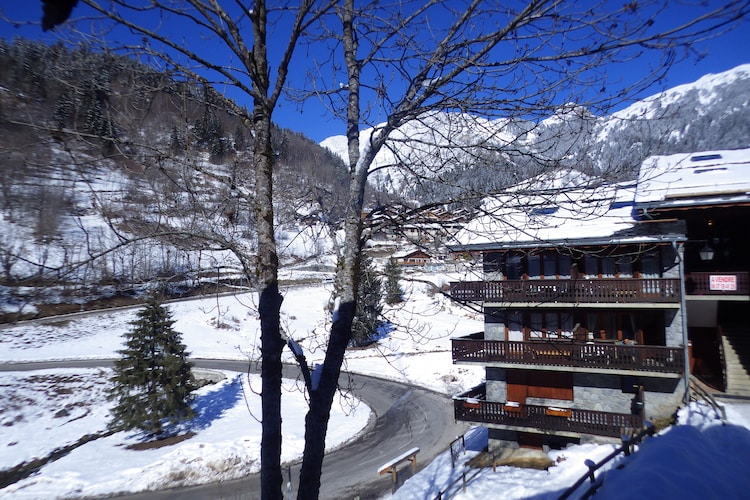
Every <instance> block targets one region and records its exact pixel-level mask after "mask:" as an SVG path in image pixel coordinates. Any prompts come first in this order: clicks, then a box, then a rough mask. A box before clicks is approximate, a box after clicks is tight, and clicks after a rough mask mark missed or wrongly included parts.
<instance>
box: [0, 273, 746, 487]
mask: <svg viewBox="0 0 750 500" xmlns="http://www.w3.org/2000/svg"><path fill="white" fill-rule="evenodd" d="M411 277H414V278H417V279H419V280H424V281H416V280H415V281H412V282H409V283H408V286H405V288H406V292H407V293H406V296H407V299H408V300H407V301H406V302H405V303H404V304H403V305H401V306H399V307H396V308H392V309H389V310H388V311H387V315H388V317H389V318H391V320H392V322H393V329H392V331H391V332H390V333H389V335H388V337H387V338H385V339H383V340H382V341H381V342H380V343H379V345H378V346H377V348H374V349H357V350H352V351H350V352H349V353H348V354H347V359H346V365H345V369H347V370H350V371H356V372H360V373H366V374H372V375H375V376H380V377H385V378H389V379H393V380H403V381H404V382H409V383H412V384H418V385H422V386H426V387H429V388H431V389H434V390H438V391H440V392H443V393H445V394H454V393H457V392H460V391H462V390H465V389H467V388H469V387H471V386H473V385H475V384H476V383H478V382H479V381H481V380H482V378H483V373H482V370H481V369H479V368H478V369H475V370H471V369H468V368H466V367H457V366H455V365H453V364H452V363H451V354H450V337H455V336H462V335H466V334H468V333H472V332H475V331H479V330H481V329H482V318H481V315H477V314H475V313H472V312H469V311H466V310H463V309H461V308H459V307H457V306H455V305H453V304H452V303H451V302H450V301H448V300H447V299H446V298H444V297H442V296H441V295H440V294H436V293H435V286H438V287H439V286H440V285H441V284H443V283H445V282H446V281H450V280H455V279H457V277H456V276H450V275H419V274H418V275H414V276H411ZM428 281H431V282H433V284H434V286H433V285H430V284H428V283H426V282H428ZM405 283H406V282H405ZM327 296H328V291H327V289H326V286H325V285H324V284H319V285H315V286H297V287H290V288H288V289H287V290H286V291H285V301H284V305H283V308H282V323H283V324H284V325H285V328H286V329H287V332H288V334H289V335H290V336H291V337H293V338H294V342H295V344H296V345H297V346H298V347H299V348H300V349H304V350H305V351H306V352H307V354H308V356H309V358H308V359H310V362H311V364H312V363H314V362H315V361H316V360H317V361H319V360H320V359H322V355H323V353H322V352H321V350H320V349H315V348H314V346H317V345H320V343H321V342H322V341H324V339H325V330H326V328H325V326H326V325H324V324H322V323H321V322H320V319H319V318H320V317H321V309H322V308H323V307H324V306H325V303H326V301H327V299H328V297H327ZM254 303H255V298H254V295H253V294H250V293H248V294H243V295H236V296H222V297H206V298H203V299H201V300H191V301H185V302H175V303H172V304H170V305H169V307H170V310H172V312H173V316H174V318H175V319H176V320H177V322H176V323H175V329H176V330H177V331H180V332H181V333H182V334H183V341H184V342H185V343H186V344H187V346H188V349H189V350H190V351H191V352H192V356H193V357H195V358H218V359H238V360H244V359H248V357H257V351H258V342H259V341H258V337H257V335H258V327H259V325H258V319H257V317H256V313H255V308H254V305H253V304H254ZM133 318H134V310H124V311H110V312H106V313H104V314H103V316H102V315H100V316H87V315H80V316H72V317H68V318H64V319H63V318H58V319H56V320H51V321H48V322H46V323H44V324H30V323H29V324H23V325H16V326H6V327H4V328H3V331H2V342H0V362H10V361H40V360H61V359H92V358H108V357H109V358H111V357H114V356H115V355H116V351H117V349H119V347H120V342H121V336H122V334H123V333H124V332H125V331H126V330H127V328H128V326H129V325H128V321H130V320H132V319H133ZM102 325H106V327H102ZM286 355H287V356H288V358H287V361H291V358H292V355H293V354H292V353H291V352H287V353H286ZM223 375H224V376H225V377H226V378H225V379H224V380H223V381H221V382H219V383H216V384H212V385H208V386H205V387H203V388H201V389H200V390H199V392H198V396H197V399H196V402H195V408H196V410H197V412H198V417H197V418H196V419H194V420H193V421H191V422H190V423H187V424H182V426H181V427H180V430H181V431H183V432H188V431H189V432H194V433H195V434H194V435H193V436H192V437H190V438H189V439H186V440H184V441H182V442H180V443H177V444H172V445H170V446H163V447H161V448H156V449H147V450H134V449H130V448H128V446H132V445H137V444H138V443H141V442H142V441H143V436H142V435H140V434H139V433H137V432H130V433H126V432H120V433H116V434H113V435H111V436H109V437H103V438H100V439H96V440H93V441H91V442H89V443H87V444H85V445H83V446H81V447H80V448H78V449H76V450H74V451H73V452H71V453H70V454H68V455H67V456H64V457H63V458H60V459H59V460H57V461H55V462H52V463H49V464H48V465H46V466H44V467H42V468H41V470H40V471H39V472H38V473H37V474H35V475H33V476H31V477H29V478H27V479H23V480H21V481H19V482H18V483H15V484H12V485H10V486H8V487H6V488H4V489H2V490H0V498H23V499H52V498H64V497H80V496H85V495H108V494H112V493H116V492H127V491H133V492H135V491H141V490H144V489H149V488H159V487H163V486H164V485H166V484H169V485H170V486H177V485H187V484H197V483H203V482H209V481H219V480H226V479H230V478H233V477H237V476H240V475H243V474H249V473H252V472H256V471H257V470H258V461H259V436H260V427H259V424H258V421H257V418H258V415H259V414H260V407H259V404H260V399H259V397H258V392H259V387H258V380H257V378H255V377H251V378H250V379H247V378H246V376H245V375H244V374H238V373H232V372H223ZM107 377H108V370H106V369H104V368H91V369H75V370H72V369H54V370H37V371H34V372H3V373H0V384H2V391H0V408H2V409H3V413H0V418H1V419H2V423H3V432H2V435H1V437H0V450H2V451H1V452H0V468H3V469H5V468H8V467H12V466H13V465H16V464H19V463H21V462H23V461H26V460H30V459H31V458H34V457H43V456H45V455H47V454H48V453H49V452H51V451H52V450H54V449H56V448H59V447H61V446H63V445H66V444H69V443H71V442H73V441H75V440H76V439H78V438H79V437H80V436H83V435H84V434H90V433H93V432H97V431H101V430H104V429H105V427H106V424H107V421H108V411H109V410H108V408H109V405H110V404H111V403H110V402H108V401H106V399H105V395H106V386H107ZM63 381H64V382H65V383H63ZM286 388H287V391H286V393H285V396H284V398H283V407H284V408H283V410H284V417H283V418H284V429H283V432H284V445H283V457H284V460H292V459H294V458H296V457H299V455H300V454H301V451H302V446H303V429H304V426H303V425H302V419H303V418H304V413H305V411H304V409H305V401H304V397H303V394H302V393H301V391H300V389H299V387H298V385H297V383H296V382H294V381H288V382H287V383H286ZM726 413H727V419H728V421H729V422H730V423H728V424H725V425H722V423H721V422H720V421H719V420H717V419H716V418H715V415H714V414H713V412H712V411H711V410H710V409H708V408H707V407H705V406H702V405H698V404H692V405H691V406H690V407H688V408H686V409H683V410H682V411H681V413H680V424H681V425H678V426H675V427H673V428H671V429H668V430H666V431H665V432H663V433H662V434H660V435H658V436H655V437H653V438H648V439H647V440H646V441H645V442H644V443H643V444H642V445H641V446H640V451H638V452H637V453H635V454H633V455H631V456H630V457H620V458H618V459H616V460H615V461H613V462H610V463H609V464H608V465H607V466H604V467H603V468H602V469H600V472H598V474H601V475H600V476H599V477H604V482H603V486H601V488H600V490H599V491H600V493H598V494H597V495H598V496H599V497H601V498H608V499H609V498H620V497H626V496H627V497H628V498H633V497H634V496H636V495H637V496H640V497H643V498H655V497H656V496H657V495H658V496H659V497H660V498H661V497H664V495H668V497H669V498H672V497H679V498H712V497H713V498H739V497H740V496H741V494H742V493H743V492H744V491H746V490H747V489H748V487H750V484H748V476H747V474H746V473H745V470H744V467H745V464H746V463H747V460H748V459H750V431H749V430H748V427H750V405H748V404H741V403H732V404H727V405H726ZM369 418H370V413H369V410H368V409H367V408H366V406H365V405H364V404H358V405H355V406H352V405H351V401H350V400H347V401H342V402H341V404H334V415H333V416H332V423H331V425H330V426H329V429H331V435H330V436H329V440H328V446H329V447H335V446H337V445H339V444H341V443H343V442H345V441H347V440H349V439H356V434H357V433H358V432H360V431H361V430H362V429H363V428H364V427H365V426H366V425H367V421H368V419H369ZM486 443H487V435H486V431H485V430H483V429H481V428H473V429H472V430H471V431H470V432H469V433H468V434H467V435H466V452H463V453H461V454H460V456H459V457H458V458H459V459H458V461H457V463H456V466H455V467H454V466H453V464H452V460H451V454H450V452H445V453H443V454H441V455H439V456H438V457H437V458H436V459H435V460H434V461H433V462H432V463H430V464H429V465H427V466H426V467H425V468H424V469H423V470H421V471H420V472H419V473H418V474H416V475H414V476H413V477H411V478H409V479H408V480H407V481H405V483H404V484H403V485H402V486H401V487H400V488H399V489H398V490H397V492H396V493H395V494H394V495H393V498H398V499H400V498H404V499H413V498H423V499H430V498H434V497H435V496H436V495H437V494H438V493H440V492H443V493H444V492H445V491H446V490H447V489H449V486H450V485H451V483H454V482H456V481H457V483H456V485H455V486H453V487H452V488H450V491H449V493H450V494H451V495H455V496H454V497H453V498H459V499H474V498H477V499H479V498H482V499H484V498H488V497H497V494H498V492H500V491H502V492H503V493H502V496H503V498H508V499H513V498H529V497H534V498H557V497H558V496H559V495H560V494H561V493H562V491H564V490H565V489H566V488H567V487H568V486H570V485H571V484H573V483H574V482H575V481H576V480H577V479H578V478H579V477H581V475H583V474H585V473H586V471H587V468H586V466H585V464H584V460H586V459H589V460H593V461H595V462H596V461H599V460H601V459H602V458H604V457H606V456H607V455H609V454H610V453H611V452H612V450H613V449H614V445H611V444H608V445H595V444H582V445H577V446H571V447H568V448H567V449H565V450H554V451H551V452H550V454H549V456H550V458H551V460H553V461H555V463H556V465H555V466H554V467H551V468H550V469H549V470H548V471H544V470H541V471H540V470H532V469H522V468H516V467H498V468H497V472H493V471H492V469H481V470H478V472H477V470H476V469H467V468H466V467H465V466H464V465H463V464H464V463H465V462H466V461H467V460H468V459H470V458H471V457H472V456H474V455H476V454H478V453H479V451H480V450H481V449H482V448H483V447H484V446H486ZM420 465H421V463H420ZM621 465H624V467H623V468H621V469H620V468H617V467H618V466H621ZM465 471H468V474H469V476H468V477H470V480H469V482H468V488H467V490H466V491H465V492H462V491H461V484H462V480H461V477H462V474H463V473H464V472H465ZM474 474H476V475H474ZM640 478H643V480H641V479H640ZM388 480H389V479H388V478H384V479H383V481H386V482H387V481H388ZM581 488H588V482H587V483H585V484H584V486H582V487H581ZM636 490H637V493H634V491H636ZM582 491H585V490H581V491H580V492H577V494H578V493H581V494H582ZM574 498H575V496H574Z"/></svg>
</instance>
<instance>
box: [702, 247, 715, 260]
mask: <svg viewBox="0 0 750 500" xmlns="http://www.w3.org/2000/svg"><path fill="white" fill-rule="evenodd" d="M698 255H700V256H701V260H703V261H709V260H713V259H714V249H713V248H711V247H710V246H708V243H704V244H703V248H701V249H700V250H699V251H698Z"/></svg>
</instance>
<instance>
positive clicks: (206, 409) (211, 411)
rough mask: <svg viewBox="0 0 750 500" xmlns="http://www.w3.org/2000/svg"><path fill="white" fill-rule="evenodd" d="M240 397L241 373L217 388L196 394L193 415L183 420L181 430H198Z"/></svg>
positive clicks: (210, 422)
mask: <svg viewBox="0 0 750 500" xmlns="http://www.w3.org/2000/svg"><path fill="white" fill-rule="evenodd" d="M240 399H242V375H237V376H236V377H234V378H233V379H232V380H231V381H230V382H227V383H225V384H224V385H223V386H221V387H220V388H219V389H217V390H215V391H211V392H209V393H206V394H203V395H201V396H198V397H197V398H195V400H194V401H193V405H192V406H193V410H194V411H195V417H193V418H192V419H190V420H188V421H187V422H183V423H182V425H183V426H184V429H183V431H188V432H189V431H199V430H203V429H205V428H207V427H209V426H210V425H211V424H212V423H213V422H215V421H216V420H219V419H220V418H221V417H222V416H223V415H224V413H225V412H226V411H227V410H229V409H231V408H233V407H234V405H236V404H237V402H238V401H239V400H240Z"/></svg>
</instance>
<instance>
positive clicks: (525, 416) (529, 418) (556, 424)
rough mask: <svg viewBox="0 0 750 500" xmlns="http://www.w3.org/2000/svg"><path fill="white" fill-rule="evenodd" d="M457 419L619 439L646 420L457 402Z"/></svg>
mask: <svg viewBox="0 0 750 500" xmlns="http://www.w3.org/2000/svg"><path fill="white" fill-rule="evenodd" d="M453 410H454V416H455V418H456V420H460V421H463V422H478V423H485V424H496V425H507V426H511V427H529V428H534V429H540V430H545V431H557V432H573V433H577V434H591V435H595V436H609V437H618V436H621V435H622V432H623V429H640V428H641V427H642V426H643V417H641V416H640V415H631V414H629V413H612V412H605V411H595V410H583V409H577V408H559V409H558V408H551V407H549V406H539V405H528V404H510V403H502V402H496V401H481V400H478V401H477V400H464V399H454V400H453Z"/></svg>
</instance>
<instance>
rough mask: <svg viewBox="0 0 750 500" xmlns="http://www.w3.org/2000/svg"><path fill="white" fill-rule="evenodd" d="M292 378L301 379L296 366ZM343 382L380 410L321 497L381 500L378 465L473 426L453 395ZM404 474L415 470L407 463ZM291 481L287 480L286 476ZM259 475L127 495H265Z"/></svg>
mask: <svg viewBox="0 0 750 500" xmlns="http://www.w3.org/2000/svg"><path fill="white" fill-rule="evenodd" d="M193 361H194V362H195V364H196V366H197V367H199V368H209V369H210V368H213V369H220V370H230V371H238V372H246V371H247V362H243V361H226V360H193ZM108 363H109V361H106V360H78V361H53V362H44V363H22V364H0V371H9V370H41V369H46V368H71V367H72V368H76V367H92V366H102V365H106V364H108ZM287 376H289V377H291V378H296V376H297V371H296V369H295V367H293V366H290V367H288V374H287ZM341 384H342V386H343V387H347V386H348V387H350V388H351V391H352V393H354V395H356V396H357V397H358V398H360V399H362V400H363V401H365V402H366V403H367V404H368V406H369V407H370V408H371V410H372V412H373V414H374V422H372V421H371V424H370V425H369V426H368V429H367V431H366V432H365V433H364V434H363V435H361V436H359V437H358V438H357V439H355V440H353V441H352V442H350V443H348V444H346V445H344V446H343V447H341V448H340V449H338V450H335V451H332V452H329V453H328V454H327V455H326V457H325V459H324V461H323V475H322V478H321V484H322V487H321V492H320V498H321V499H326V500H328V499H331V500H333V499H353V498H356V497H359V499H360V500H366V499H376V498H380V497H382V496H383V495H385V494H387V493H389V492H390V491H391V478H390V476H389V475H384V476H379V475H378V468H379V467H380V466H381V465H383V464H384V463H386V462H388V461H389V460H391V459H392V458H394V457H396V456H398V455H400V454H401V453H403V452H405V451H407V450H409V449H411V448H414V447H419V449H420V452H419V454H418V455H417V462H418V465H419V467H420V468H421V466H423V465H426V464H428V463H429V462H430V461H432V459H433V458H434V457H435V456H437V455H438V454H439V453H441V452H443V451H445V450H446V449H447V448H448V445H449V444H450V442H451V441H452V440H453V439H455V438H456V436H459V435H461V434H463V433H464V432H466V430H467V429H468V426H467V425H466V424H463V423H456V422H454V420H453V405H452V402H451V399H450V398H449V397H447V396H444V395H441V394H438V393H435V392H432V391H429V390H426V389H422V388H418V387H415V386H410V385H405V384H403V383H398V382H393V381H388V380H384V379H379V378H375V377H367V376H364V375H355V374H344V375H342V381H341ZM401 474H402V478H403V477H404V476H408V475H409V474H410V469H409V467H408V466H407V465H405V466H404V467H403V471H402V472H401ZM290 476H291V481H292V490H294V491H293V492H292V495H291V497H292V498H294V497H296V490H295V488H296V482H297V478H298V477H299V464H292V465H291V474H290ZM285 479H286V478H285ZM259 484H260V482H259V476H258V475H251V476H248V477H245V478H241V479H236V480H231V481H224V482H219V483H209V484H205V485H202V486H194V487H189V488H176V489H166V490H161V491H155V492H149V493H143V494H135V495H123V496H122V497H127V498H132V499H177V498H178V499H185V500H204V499H207V498H211V499H226V500H229V499H232V500H235V499H236V500H239V499H242V500H252V499H256V498H260V487H259Z"/></svg>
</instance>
